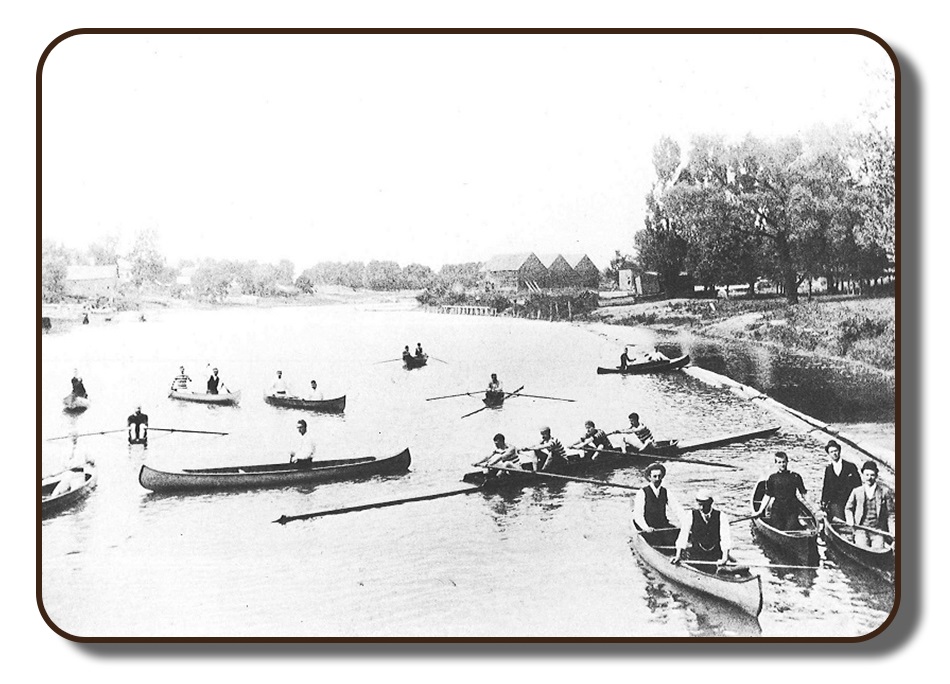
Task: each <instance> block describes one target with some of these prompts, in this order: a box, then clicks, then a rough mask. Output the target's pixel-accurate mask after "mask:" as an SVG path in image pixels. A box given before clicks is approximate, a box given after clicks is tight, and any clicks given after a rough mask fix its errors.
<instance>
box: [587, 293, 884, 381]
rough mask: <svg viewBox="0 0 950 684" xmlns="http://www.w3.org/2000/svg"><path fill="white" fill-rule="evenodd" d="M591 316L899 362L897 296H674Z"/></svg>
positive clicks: (862, 359) (853, 358)
mask: <svg viewBox="0 0 950 684" xmlns="http://www.w3.org/2000/svg"><path fill="white" fill-rule="evenodd" d="M591 318H592V319H594V320H601V321H604V322H607V323H615V324H618V325H650V326H657V327H664V328H673V329H685V330H690V331H692V332H695V333H697V334H702V335H708V336H711V337H721V338H729V339H742V340H748V341H755V342H762V343H768V344H775V345H780V346H782V347H784V348H786V349H789V350H791V351H799V352H813V353H818V354H823V355H826V356H833V357H839V358H844V359H848V360H851V361H858V362H861V363H865V364H868V365H871V366H874V367H875V368H879V369H881V370H885V371H893V370H894V364H895V340H896V318H895V302H894V299H893V298H857V297H847V296H839V297H822V298H815V299H813V300H811V301H803V302H801V303H799V304H796V305H794V306H789V305H788V304H786V303H785V301H784V300H783V299H758V300H740V299H732V300H696V299H674V300H666V301H660V302H644V303H641V304H633V305H630V306H620V307H609V308H601V309H598V310H597V311H595V312H594V313H593V314H592V315H591Z"/></svg>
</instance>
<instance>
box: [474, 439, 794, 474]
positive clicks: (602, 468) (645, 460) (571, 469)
mask: <svg viewBox="0 0 950 684" xmlns="http://www.w3.org/2000/svg"><path fill="white" fill-rule="evenodd" d="M778 430H779V427H778V426H773V427H769V428H763V429H759V430H751V431H749V432H742V433H736V434H731V435H723V436H721V437H713V438H711V439H706V440H701V441H687V442H676V441H671V442H661V443H660V444H661V445H665V446H663V448H661V449H657V450H656V451H651V452H643V451H641V452H639V453H632V454H621V453H614V454H600V455H598V456H597V458H595V459H593V460H591V459H586V458H585V459H578V458H577V457H575V458H573V459H571V460H569V461H568V463H567V465H566V466H565V467H564V468H562V469H561V470H559V471H558V473H559V474H561V475H572V476H577V477H587V476H590V475H596V474H598V473H604V472H609V471H611V470H616V469H617V468H628V467H631V466H641V467H642V466H645V465H648V464H650V463H653V462H655V461H660V460H661V461H664V462H665V463H675V462H676V457H677V455H678V454H682V453H688V452H691V451H700V450H702V449H713V448H716V447H720V446H723V445H726V444H735V443H737V442H745V441H748V440H750V439H755V438H757V437H766V436H768V435H772V434H775V433H776V432H778ZM568 456H569V457H570V456H571V454H568ZM462 480H463V481H464V482H468V483H470V484H475V485H479V486H483V487H485V488H486V489H498V488H506V487H512V486H514V487H523V486H525V485H540V484H542V483H544V482H550V480H546V479H545V478H541V477H537V476H535V475H531V474H530V473H526V474H524V475H521V474H520V473H503V477H490V476H488V473H486V472H485V471H484V470H478V471H475V472H471V473H467V474H466V475H464V476H463V477H462Z"/></svg>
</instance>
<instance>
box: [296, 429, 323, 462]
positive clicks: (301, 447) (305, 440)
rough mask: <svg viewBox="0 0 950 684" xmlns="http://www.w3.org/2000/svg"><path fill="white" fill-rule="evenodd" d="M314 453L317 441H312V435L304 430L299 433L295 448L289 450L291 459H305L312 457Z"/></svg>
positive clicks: (315, 452) (315, 453)
mask: <svg viewBox="0 0 950 684" xmlns="http://www.w3.org/2000/svg"><path fill="white" fill-rule="evenodd" d="M298 434H299V433H298ZM316 455H317V443H316V442H315V441H313V436H312V435H311V434H310V432H305V433H304V434H302V435H300V437H299V438H298V441H297V448H296V449H294V450H293V451H292V452H291V457H292V460H294V461H305V460H307V459H308V458H314V457H315V456H316Z"/></svg>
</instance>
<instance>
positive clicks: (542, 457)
mask: <svg viewBox="0 0 950 684" xmlns="http://www.w3.org/2000/svg"><path fill="white" fill-rule="evenodd" d="M523 451H530V452H533V453H534V455H535V458H536V459H537V463H538V465H537V467H536V470H543V471H545V472H555V473H556V472H558V471H561V470H564V468H565V466H566V465H567V452H565V451H564V446H563V445H562V444H561V442H560V441H559V440H557V439H555V438H553V437H552V436H551V428H549V427H547V426H545V427H543V428H541V441H540V442H538V443H537V444H535V445H534V446H530V447H525V448H524V449H519V450H518V452H519V453H521V452H523Z"/></svg>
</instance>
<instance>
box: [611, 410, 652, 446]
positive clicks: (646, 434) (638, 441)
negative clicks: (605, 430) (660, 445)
mask: <svg viewBox="0 0 950 684" xmlns="http://www.w3.org/2000/svg"><path fill="white" fill-rule="evenodd" d="M627 418H628V419H629V420H630V425H629V427H625V428H621V429H619V430H614V431H613V432H611V433H610V434H611V435H623V437H622V438H621V439H622V440H623V450H624V451H626V452H627V453H628V454H633V453H637V452H638V451H643V450H644V449H646V448H647V447H649V446H652V445H653V433H652V432H650V428H648V427H647V426H646V425H644V424H643V423H641V422H640V415H639V414H637V413H631V414H630V415H629V416H627Z"/></svg>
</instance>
